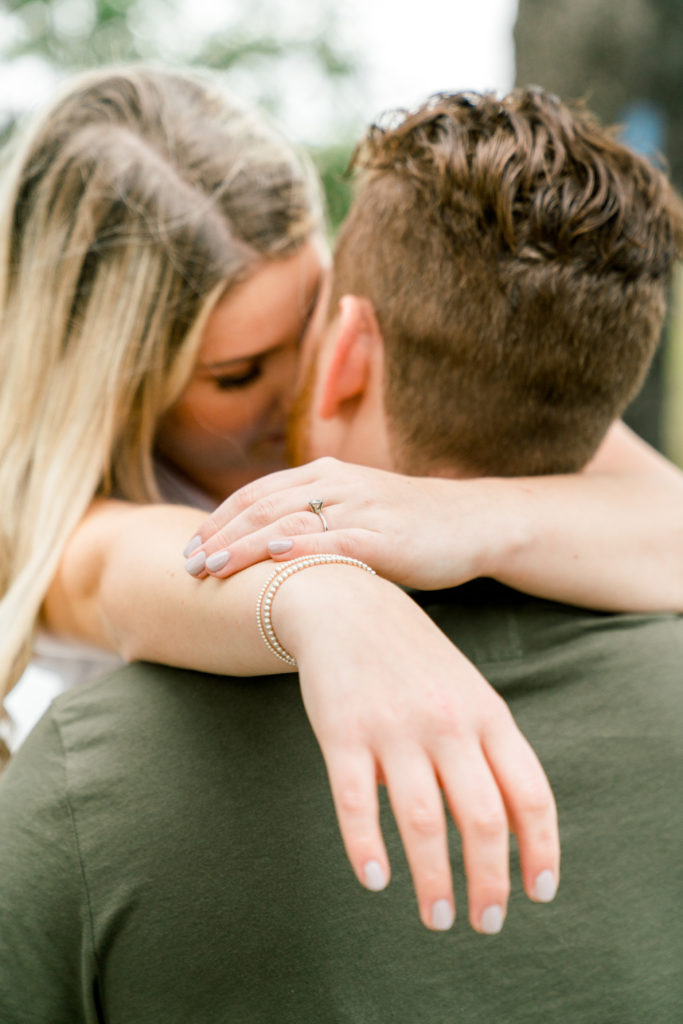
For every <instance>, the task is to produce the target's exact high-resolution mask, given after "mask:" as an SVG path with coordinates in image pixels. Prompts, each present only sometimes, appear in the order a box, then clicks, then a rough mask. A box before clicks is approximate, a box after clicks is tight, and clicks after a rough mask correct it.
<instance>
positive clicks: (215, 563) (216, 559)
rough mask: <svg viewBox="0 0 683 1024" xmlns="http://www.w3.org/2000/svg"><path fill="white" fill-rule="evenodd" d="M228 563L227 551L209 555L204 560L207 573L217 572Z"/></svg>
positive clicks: (228, 555)
mask: <svg viewBox="0 0 683 1024" xmlns="http://www.w3.org/2000/svg"><path fill="white" fill-rule="evenodd" d="M229 561H230V552H229V551H215V552H214V553H213V555H209V557H208V558H207V560H206V568H207V569H208V570H209V572H218V570H219V569H222V568H223V566H224V565H227V564H228V562H229Z"/></svg>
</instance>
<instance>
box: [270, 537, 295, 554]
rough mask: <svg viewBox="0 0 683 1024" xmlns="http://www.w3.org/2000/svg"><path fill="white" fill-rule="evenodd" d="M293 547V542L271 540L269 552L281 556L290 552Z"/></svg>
mask: <svg viewBox="0 0 683 1024" xmlns="http://www.w3.org/2000/svg"><path fill="white" fill-rule="evenodd" d="M291 547H292V541H291V540H271V541H269V542H268V550H269V551H270V553H271V555H281V554H282V553H283V552H284V551H289V550H290V548H291Z"/></svg>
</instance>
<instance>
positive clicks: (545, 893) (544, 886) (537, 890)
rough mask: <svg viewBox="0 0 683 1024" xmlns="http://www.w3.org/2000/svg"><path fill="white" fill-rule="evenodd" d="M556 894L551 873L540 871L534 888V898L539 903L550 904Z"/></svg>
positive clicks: (554, 882) (555, 885)
mask: <svg viewBox="0 0 683 1024" xmlns="http://www.w3.org/2000/svg"><path fill="white" fill-rule="evenodd" d="M556 892H557V882H556V881H555V876H554V874H553V873H552V871H541V873H540V875H539V876H538V878H537V879H536V884H535V886H534V896H535V897H536V899H537V900H538V901H539V902H540V903H550V901H551V900H552V899H554V897H555V893H556Z"/></svg>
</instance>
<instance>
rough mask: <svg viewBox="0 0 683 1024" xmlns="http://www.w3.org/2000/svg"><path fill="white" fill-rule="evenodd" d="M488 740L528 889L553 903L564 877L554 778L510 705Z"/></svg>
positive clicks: (488, 754)
mask: <svg viewBox="0 0 683 1024" xmlns="http://www.w3.org/2000/svg"><path fill="white" fill-rule="evenodd" d="M506 718H507V720H508V723H509V724H508V725H507V726H506V724H505V719H506ZM484 742H485V751H486V757H487V759H488V761H489V764H490V765H491V770H492V772H493V774H494V776H495V778H496V782H497V784H498V787H499V789H500V792H501V794H502V797H503V800H504V801H505V806H506V808H507V812H508V817H509V819H510V824H511V826H512V829H513V830H514V832H515V835H516V836H517V844H518V847H519V857H520V863H521V868H522V879H523V882H524V889H525V892H526V893H527V895H528V896H529V898H530V899H532V900H536V901H538V902H540V903H548V902H550V900H552V899H553V897H554V895H555V892H556V890H557V886H558V884H559V879H560V838H559V830H558V823H557V808H556V806H555V800H554V797H553V793H552V790H551V788H550V783H549V782H548V779H547V777H546V774H545V772H544V771H543V768H542V767H541V764H540V761H539V760H538V758H537V756H536V754H535V753H534V751H533V750H532V748H531V746H530V745H529V743H528V742H527V740H526V739H525V738H524V736H523V735H522V733H521V732H520V731H519V729H518V728H517V726H516V725H515V723H514V720H513V718H512V715H511V714H510V712H509V711H508V709H507V707H505V709H504V714H503V715H502V716H501V717H500V718H499V719H498V720H497V721H495V722H492V723H490V726H489V729H488V731H487V733H486V738H485V741H484Z"/></svg>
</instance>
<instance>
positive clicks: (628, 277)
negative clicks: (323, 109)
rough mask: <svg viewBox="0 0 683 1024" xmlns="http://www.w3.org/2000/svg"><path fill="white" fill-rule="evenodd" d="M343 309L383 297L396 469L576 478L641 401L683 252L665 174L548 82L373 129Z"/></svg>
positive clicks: (361, 162) (341, 258) (362, 162)
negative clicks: (353, 297) (354, 297)
mask: <svg viewBox="0 0 683 1024" xmlns="http://www.w3.org/2000/svg"><path fill="white" fill-rule="evenodd" d="M352 164H353V166H355V168H356V169H358V170H359V171H360V172H361V176H360V181H359V190H358V193H357V196H356V199H355V201H354V204H353V206H352V210H351V213H350V215H349V217H348V219H347V221H346V223H345V225H344V227H343V229H342V232H341V234H340V238H339V241H338V246H337V251H336V254H335V287H334V295H333V299H332V306H331V309H335V308H336V300H337V299H338V298H339V297H340V296H341V295H343V294H345V293H349V292H350V293H354V294H359V295H365V296H367V297H368V298H369V299H370V300H371V301H372V303H373V305H374V308H375V312H376V314H377V318H378V322H379V325H380V328H381V330H382V334H383V337H384V341H385V346H386V355H387V367H388V369H387V378H386V383H385V399H386V410H387V415H388V418H389V422H390V426H391V429H392V434H393V437H394V441H395V448H396V456H397V464H398V465H399V466H400V468H402V469H404V470H407V471H409V472H424V471H426V470H431V471H434V470H438V469H439V468H440V467H450V466H453V465H457V466H458V468H459V470H460V471H461V472H465V473H472V474H477V475H479V474H495V475H510V476H511V475H522V474H536V473H548V472H569V471H573V470H576V469H578V468H580V467H581V466H582V465H584V464H585V463H586V461H587V460H588V459H589V458H590V456H591V455H592V454H593V452H594V451H595V450H596V448H597V447H598V445H599V443H600V440H601V438H602V437H603V435H604V433H605V431H606V430H607V428H608V426H609V424H610V423H611V422H612V420H614V419H615V418H616V417H618V416H619V415H620V413H621V412H622V410H623V409H624V407H625V406H626V404H627V403H628V402H629V400H630V399H631V398H632V397H633V396H634V394H635V393H636V392H637V390H638V388H639V387H640V385H641V383H642V380H643V377H644V375H645V373H646V370H647V367H648V365H649V362H650V359H651V357H652V355H653V352H654V350H655V347H656V345H657V341H658V338H659V334H660V331H661V327H662V322H663V319H664V314H665V307H666V298H667V291H668V287H669V283H670V278H671V274H672V270H673V266H674V263H675V261H676V259H677V257H678V256H679V254H680V253H681V251H682V249H683V212H682V207H681V203H680V200H679V198H678V197H677V196H676V194H675V193H674V191H673V189H672V187H671V186H670V184H669V183H668V181H667V180H666V178H665V176H664V175H663V174H662V173H661V172H660V171H659V170H657V169H656V168H655V167H654V166H653V165H651V164H650V163H649V162H648V161H647V160H645V159H644V158H641V157H639V156H637V155H636V154H635V153H633V152H631V151H630V150H629V149H627V148H626V147H625V146H623V145H621V144H620V143H619V142H618V141H617V139H616V137H615V133H614V132H613V131H610V130H607V129H605V128H603V127H601V126H600V125H599V124H598V122H597V121H596V120H595V119H594V117H593V116H592V115H590V114H589V113H588V112H587V111H586V110H584V109H582V108H580V107H577V108H574V109H572V108H570V107H569V106H568V105H566V104H564V103H562V102H560V100H559V99H557V97H555V96H552V95H549V94H547V93H545V92H544V91H542V90H541V89H538V88H535V87H534V88H526V89H519V90H516V91H514V92H513V93H511V94H510V95H508V96H506V97H505V98H504V99H502V100H501V99H498V98H496V97H495V96H494V95H490V94H484V95H479V94H475V93H458V94H453V95H450V94H439V95H436V96H433V97H432V98H431V99H430V100H428V101H427V103H426V104H424V105H423V106H421V107H420V108H419V109H418V110H417V111H416V112H414V113H406V112H404V111H403V112H397V113H395V114H393V115H391V116H390V117H389V119H387V120H385V121H384V122H383V123H382V124H377V125H373V126H372V127H371V128H370V129H369V130H368V132H367V134H366V136H365V138H364V139H363V140H362V141H361V143H360V144H359V146H358V147H357V149H356V152H355V154H354V157H353V160H352Z"/></svg>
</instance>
